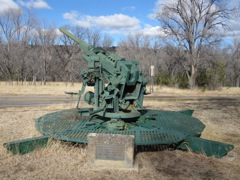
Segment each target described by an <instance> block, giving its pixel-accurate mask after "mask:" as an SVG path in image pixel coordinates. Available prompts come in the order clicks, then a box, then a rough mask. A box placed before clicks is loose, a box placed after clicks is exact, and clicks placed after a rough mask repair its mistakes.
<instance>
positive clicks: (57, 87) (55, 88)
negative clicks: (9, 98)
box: [0, 81, 93, 95]
mask: <svg viewBox="0 0 240 180" xmlns="http://www.w3.org/2000/svg"><path fill="white" fill-rule="evenodd" d="M81 88H82V83H74V86H72V85H71V84H70V83H68V84H66V83H63V82H48V83H47V84H46V85H41V84H37V85H36V86H34V85H29V84H28V83H24V84H23V85H22V84H21V85H17V82H13V85H8V84H6V82H1V81H0V94H1V95H39V94H41V95H64V92H78V91H79V90H81ZM89 90H91V91H93V87H87V88H86V91H89Z"/></svg>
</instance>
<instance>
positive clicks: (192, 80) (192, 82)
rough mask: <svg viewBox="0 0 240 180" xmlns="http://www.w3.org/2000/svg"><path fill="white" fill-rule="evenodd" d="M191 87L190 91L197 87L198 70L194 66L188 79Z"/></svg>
mask: <svg viewBox="0 0 240 180" xmlns="http://www.w3.org/2000/svg"><path fill="white" fill-rule="evenodd" d="M188 82H189V87H190V89H194V88H195V87H196V68H195V67H194V65H192V68H191V75H190V76H189V77H188Z"/></svg>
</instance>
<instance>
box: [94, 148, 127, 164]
mask: <svg viewBox="0 0 240 180" xmlns="http://www.w3.org/2000/svg"><path fill="white" fill-rule="evenodd" d="M124 149H125V146H124V144H96V159H102V160H116V161H124V159H125V156H124V154H125V153H124Z"/></svg>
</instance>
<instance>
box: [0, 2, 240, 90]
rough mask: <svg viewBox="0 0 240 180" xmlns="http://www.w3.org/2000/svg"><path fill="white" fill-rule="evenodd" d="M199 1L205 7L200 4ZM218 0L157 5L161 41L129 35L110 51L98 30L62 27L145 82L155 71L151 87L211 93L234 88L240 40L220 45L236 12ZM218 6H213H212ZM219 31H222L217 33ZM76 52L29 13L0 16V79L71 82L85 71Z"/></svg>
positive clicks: (239, 71)
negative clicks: (128, 65)
mask: <svg viewBox="0 0 240 180" xmlns="http://www.w3.org/2000/svg"><path fill="white" fill-rule="evenodd" d="M203 2H205V3H203ZM220 2H221V1H218V0H191V1H190V0H176V1H175V2H173V3H171V4H164V5H159V9H161V11H159V12H157V13H156V14H155V15H156V18H157V19H158V20H159V22H160V24H161V26H162V27H164V28H163V29H162V31H164V35H163V36H159V37H150V36H145V35H144V34H141V33H136V34H129V35H128V36H127V37H126V38H125V39H121V40H119V42H118V44H117V46H115V47H114V46H113V42H114V39H113V38H112V37H111V36H110V35H109V34H105V33H102V32H101V31H100V30H98V29H94V28H91V29H86V28H82V27H78V26H70V25H65V26H64V27H65V28H66V29H68V30H70V31H71V32H72V33H73V34H74V35H75V36H77V37H78V38H80V39H81V40H83V41H85V42H86V43H88V44H90V45H93V46H100V47H103V48H105V49H107V50H108V51H111V52H114V53H116V54H118V55H119V56H121V57H123V58H125V59H127V60H138V61H139V66H140V69H141V70H142V71H143V73H144V74H146V75H147V76H148V77H150V66H151V65H154V66H155V69H154V70H155V76H154V81H155V83H156V84H160V85H167V86H174V87H180V88H194V87H196V86H198V87H202V88H208V89H216V88H218V87H221V86H234V87H235V86H236V87H239V86H240V41H239V40H238V39H237V38H236V39H235V40H233V41H232V42H231V43H229V44H228V45H224V42H223V41H222V37H223V36H222V34H221V33H219V32H226V31H227V30H228V25H227V23H226V22H227V20H230V19H231V18H232V16H231V14H233V13H234V12H235V10H236V9H230V8H228V7H227V6H224V4H221V3H220ZM217 3H218V4H217ZM216 5H218V6H217V7H218V8H216ZM222 30H224V31H222ZM81 55H82V51H81V49H80V48H79V47H78V45H77V44H76V43H75V42H74V41H72V40H71V39H69V38H68V37H66V36H64V35H62V34H60V33H59V32H58V31H57V27H56V26H54V25H53V23H51V24H50V23H49V22H47V21H40V20H39V19H38V17H36V15H34V14H33V13H32V12H31V11H30V10H29V11H27V12H24V11H22V10H21V9H18V10H16V9H14V10H13V9H8V10H7V11H5V12H4V13H2V14H0V80H3V81H8V82H12V81H18V82H19V83H23V82H24V81H31V82H33V83H34V84H35V83H36V82H37V81H40V82H41V83H42V84H46V82H48V81H64V82H77V81H81V77H80V73H79V70H80V68H86V66H87V64H86V62H85V61H84V60H83V59H82V58H81Z"/></svg>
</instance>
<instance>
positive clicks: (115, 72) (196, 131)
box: [5, 28, 234, 157]
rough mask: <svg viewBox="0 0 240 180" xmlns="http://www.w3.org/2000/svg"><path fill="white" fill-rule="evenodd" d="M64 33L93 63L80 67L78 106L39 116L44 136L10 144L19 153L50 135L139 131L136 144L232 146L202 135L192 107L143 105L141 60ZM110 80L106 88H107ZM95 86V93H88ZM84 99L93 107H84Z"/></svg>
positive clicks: (217, 149)
mask: <svg viewBox="0 0 240 180" xmlns="http://www.w3.org/2000/svg"><path fill="white" fill-rule="evenodd" d="M60 31H61V32H63V33H64V34H65V35H67V36H68V37H69V38H71V39H72V40H74V41H75V42H76V43H77V44H78V45H79V46H80V48H81V49H82V50H83V51H84V55H83V56H82V57H83V59H84V60H85V61H87V63H88V67H87V69H86V70H81V76H82V79H83V86H82V89H81V90H80V91H79V92H77V93H73V92H67V94H70V95H78V96H79V98H78V103H77V107H76V108H75V109H69V110H63V111H59V112H54V113H51V114H46V115H44V116H42V117H40V118H38V119H37V120H36V128H37V130H38V131H39V132H41V133H42V134H43V135H44V136H43V137H40V139H36V138H33V139H28V140H23V141H14V142H10V143H6V144H5V147H7V148H8V149H9V150H12V151H13V152H14V153H15V152H16V153H17V152H19V153H23V154H24V153H27V152H29V151H30V150H31V151H32V150H34V149H35V148H36V146H35V145H37V146H41V147H42V146H43V147H44V146H45V144H46V143H47V139H48V138H52V139H58V140H64V141H70V142H77V143H87V135H88V134H89V133H106V134H125V135H134V137H135V138H134V139H135V144H136V145H137V146H145V145H146V146H148V145H172V144H174V145H176V147H178V148H179V149H182V150H191V151H193V152H196V153H203V154H206V155H207V156H215V157H222V156H224V155H226V154H227V152H229V151H230V150H232V149H233V148H234V146H233V145H229V144H225V143H220V142H216V141H211V140H205V139H201V138H199V137H200V135H201V133H202V131H203V129H204V128H205V125H204V124H203V123H202V122H201V121H199V120H198V119H197V118H194V117H192V114H193V110H182V111H161V110H150V109H144V108H143V98H144V95H145V94H146V84H147V82H148V81H147V78H146V76H144V75H143V74H142V73H141V71H140V70H139V67H138V62H137V61H126V60H125V59H123V58H121V57H119V56H117V55H116V54H114V53H110V52H107V51H106V50H104V49H102V48H98V47H97V48H96V47H94V46H89V45H87V44H86V43H85V42H83V41H82V40H80V39H78V38H77V37H75V36H74V35H73V34H71V33H70V32H68V31H66V30H65V29H63V28H60ZM105 83H107V84H106V86H105ZM86 86H94V92H91V91H88V92H85V88H86ZM83 95H84V98H83V99H84V101H85V102H87V103H88V104H90V105H92V108H80V107H79V104H80V103H79V102H80V100H81V97H82V96H83Z"/></svg>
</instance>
